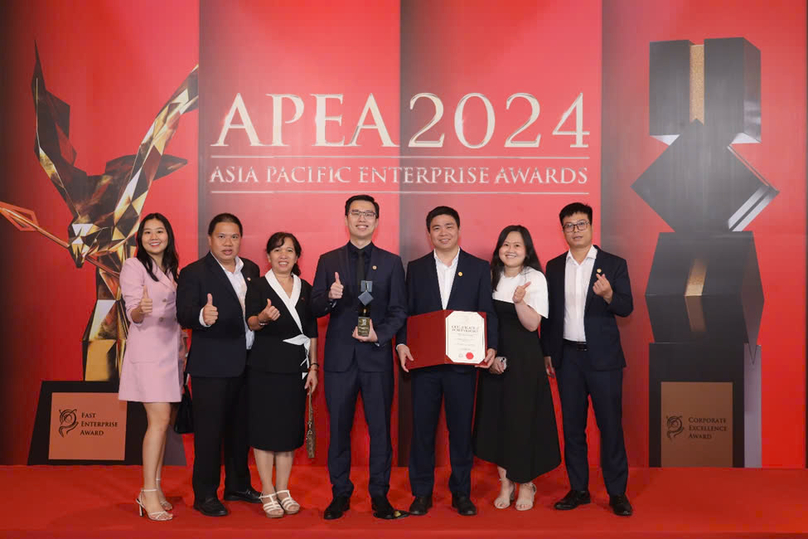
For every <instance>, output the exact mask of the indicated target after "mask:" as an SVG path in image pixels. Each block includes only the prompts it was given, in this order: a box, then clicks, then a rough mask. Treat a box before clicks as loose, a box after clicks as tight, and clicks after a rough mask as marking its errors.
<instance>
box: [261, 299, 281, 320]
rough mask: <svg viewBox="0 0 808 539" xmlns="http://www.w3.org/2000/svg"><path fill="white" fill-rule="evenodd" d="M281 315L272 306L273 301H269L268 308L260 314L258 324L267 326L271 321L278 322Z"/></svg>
mask: <svg viewBox="0 0 808 539" xmlns="http://www.w3.org/2000/svg"><path fill="white" fill-rule="evenodd" d="M280 315H281V312H280V311H279V310H278V309H277V308H276V307H273V306H272V301H271V300H269V299H267V306H266V307H264V310H263V311H261V312H260V313H258V323H259V324H262V325H263V324H266V323H267V322H269V321H270V320H277V319H278V317H279V316H280Z"/></svg>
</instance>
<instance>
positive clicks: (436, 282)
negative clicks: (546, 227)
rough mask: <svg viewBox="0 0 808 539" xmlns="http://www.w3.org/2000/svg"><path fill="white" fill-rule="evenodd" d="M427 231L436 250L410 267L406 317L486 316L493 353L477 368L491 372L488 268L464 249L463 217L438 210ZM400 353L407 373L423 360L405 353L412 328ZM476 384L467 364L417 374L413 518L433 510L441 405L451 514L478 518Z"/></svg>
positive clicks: (402, 334) (400, 340)
mask: <svg viewBox="0 0 808 539" xmlns="http://www.w3.org/2000/svg"><path fill="white" fill-rule="evenodd" d="M426 228H427V232H428V234H429V239H430V241H431V242H432V246H433V247H434V250H433V251H432V252H431V253H428V254H427V255H425V256H422V257H421V258H419V259H417V260H413V261H412V262H410V263H409V264H408V265H407V306H408V309H407V314H408V315H410V316H413V315H418V314H424V313H430V312H434V311H440V310H443V309H451V310H455V311H474V312H480V311H484V312H485V313H486V316H487V323H486V327H487V335H486V337H487V346H488V349H487V351H486V356H485V359H484V361H483V363H481V364H479V365H477V367H482V368H488V367H489V366H490V365H491V363H492V362H493V360H494V356H495V355H496V347H497V316H496V314H495V313H494V302H493V299H492V297H491V271H490V268H489V264H488V262H486V261H485V260H481V259H479V258H477V257H474V256H472V255H470V254H468V253H466V252H465V251H463V250H462V249H460V246H459V245H458V241H459V239H460V215H458V213H457V211H455V210H454V209H453V208H449V207H447V206H438V207H437V208H435V209H433V210H432V211H431V212H429V214H428V215H427V217H426ZM396 351H397V352H398V356H399V359H400V361H401V367H402V368H403V369H404V370H405V371H408V370H409V366H410V365H411V363H412V362H413V361H416V362H417V360H418V358H413V357H412V354H411V353H410V349H409V347H408V346H407V327H406V325H405V326H404V327H403V328H402V329H401V331H399V333H398V335H397V337H396ZM476 383H477V371H476V370H475V368H474V367H472V366H468V365H436V366H433V367H423V368H419V369H415V370H413V371H412V419H413V432H412V446H411V450H410V463H409V472H410V486H411V488H412V494H413V496H414V497H415V499H414V500H413V502H412V505H410V514H412V515H425V514H426V513H427V512H428V511H429V508H430V507H432V488H433V486H434V483H435V429H436V428H437V424H438V418H439V416H440V406H441V400H442V399H443V400H444V403H445V408H446V425H447V427H448V429H449V455H450V461H451V464H452V475H451V477H450V478H449V490H450V491H451V492H452V507H454V508H455V509H457V512H458V513H460V514H461V515H464V516H472V515H476V514H477V508H476V507H475V506H474V503H473V502H472V501H471V497H470V496H471V467H472V464H473V462H474V456H473V454H472V448H471V431H472V416H473V414H474V389H475V387H476Z"/></svg>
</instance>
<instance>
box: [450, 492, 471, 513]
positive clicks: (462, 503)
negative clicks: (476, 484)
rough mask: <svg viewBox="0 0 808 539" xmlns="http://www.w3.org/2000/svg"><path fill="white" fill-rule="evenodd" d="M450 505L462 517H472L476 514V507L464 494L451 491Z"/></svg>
mask: <svg viewBox="0 0 808 539" xmlns="http://www.w3.org/2000/svg"><path fill="white" fill-rule="evenodd" d="M452 507H454V508H455V509H457V512H458V513H460V514H461V515H463V516H464V517H473V516H474V515H476V514H477V507H475V505H474V503H472V501H471V498H469V497H468V496H466V495H465V494H455V493H454V492H453V493H452Z"/></svg>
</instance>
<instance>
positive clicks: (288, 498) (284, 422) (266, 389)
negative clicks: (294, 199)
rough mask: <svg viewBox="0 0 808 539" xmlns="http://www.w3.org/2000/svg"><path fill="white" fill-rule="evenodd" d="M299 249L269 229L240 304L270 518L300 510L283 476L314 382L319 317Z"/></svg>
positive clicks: (253, 434) (254, 436)
mask: <svg viewBox="0 0 808 539" xmlns="http://www.w3.org/2000/svg"><path fill="white" fill-rule="evenodd" d="M300 252H301V249H300V243H299V242H298V241H297V239H296V238H295V237H294V236H293V235H292V234H289V233H287V232H277V233H275V234H273V235H272V236H271V237H270V238H269V241H268V242H267V257H268V258H269V263H270V265H271V266H272V267H271V269H270V270H269V271H267V273H266V275H264V278H263V279H261V280H259V281H256V282H251V283H250V284H249V287H248V290H247V300H246V302H245V303H246V312H247V317H248V318H247V323H248V324H249V326H250V329H252V330H253V331H255V343H254V344H253V347H252V351H251V352H250V355H249V356H248V359H247V365H248V376H247V383H248V387H249V391H248V393H249V399H250V419H249V421H250V423H249V433H250V434H249V436H250V445H251V446H252V447H253V448H254V454H255V464H256V466H257V467H258V474H259V475H260V476H261V487H262V492H261V499H262V500H264V512H266V514H267V516H268V517H270V518H279V517H282V516H283V515H284V514H289V515H293V514H295V513H297V512H298V511H300V504H299V503H297V502H296V501H295V500H294V498H292V495H291V494H290V492H289V475H290V474H291V472H292V461H293V460H294V451H295V449H297V448H298V447H300V446H302V445H303V441H304V438H305V432H304V429H305V417H304V416H305V411H306V391H308V392H309V393H311V392H313V391H314V389H315V388H316V387H317V367H318V363H317V319H316V318H315V317H314V316H313V315H312V314H311V310H310V308H309V298H310V296H311V285H310V284H309V283H307V282H306V281H304V280H302V279H301V278H300V277H298V275H300V268H298V266H297V260H298V258H299V257H300ZM273 465H274V467H275V468H276V481H275V484H274V486H273V483H272V468H273Z"/></svg>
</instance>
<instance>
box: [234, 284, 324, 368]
mask: <svg viewBox="0 0 808 539" xmlns="http://www.w3.org/2000/svg"><path fill="white" fill-rule="evenodd" d="M310 298H311V285H310V284H309V283H307V282H306V281H304V280H303V279H301V280H300V298H299V299H298V300H297V303H296V304H295V311H297V315H298V316H299V317H300V323H301V324H302V325H303V334H304V335H306V336H307V337H309V338H312V339H316V338H317V318H315V317H314V315H313V314H312V312H311V305H310V303H311V301H310ZM267 300H270V301H271V302H272V306H273V307H275V308H276V309H278V311H280V313H281V315H280V317H278V319H277V320H275V321H272V322H269V323H267V325H266V326H263V327H262V328H261V329H259V330H258V331H256V332H255V342H254V343H253V347H252V350H251V351H250V355H249V357H248V358H247V365H249V366H250V367H252V368H255V369H258V370H261V371H265V372H277V373H287V374H291V373H296V372H304V371H305V370H306V366H305V364H302V363H303V360H304V359H305V358H306V349H305V348H304V347H303V345H302V344H289V343H287V342H283V341H284V340H286V339H289V338H291V337H295V336H297V335H299V334H300V329H299V328H298V327H297V324H296V323H295V320H294V318H292V315H290V314H289V309H287V307H286V304H285V303H284V302H283V301H282V300H281V298H280V297H279V296H278V293H277V292H275V290H274V289H273V288H272V287H271V286H269V283H268V282H267V280H266V277H262V278H261V279H254V280H252V281H251V282H250V284H249V286H248V287H247V302H246V303H247V318H249V317H251V316H257V315H258V313H260V312H261V311H263V310H264V308H265V307H266V306H267Z"/></svg>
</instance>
